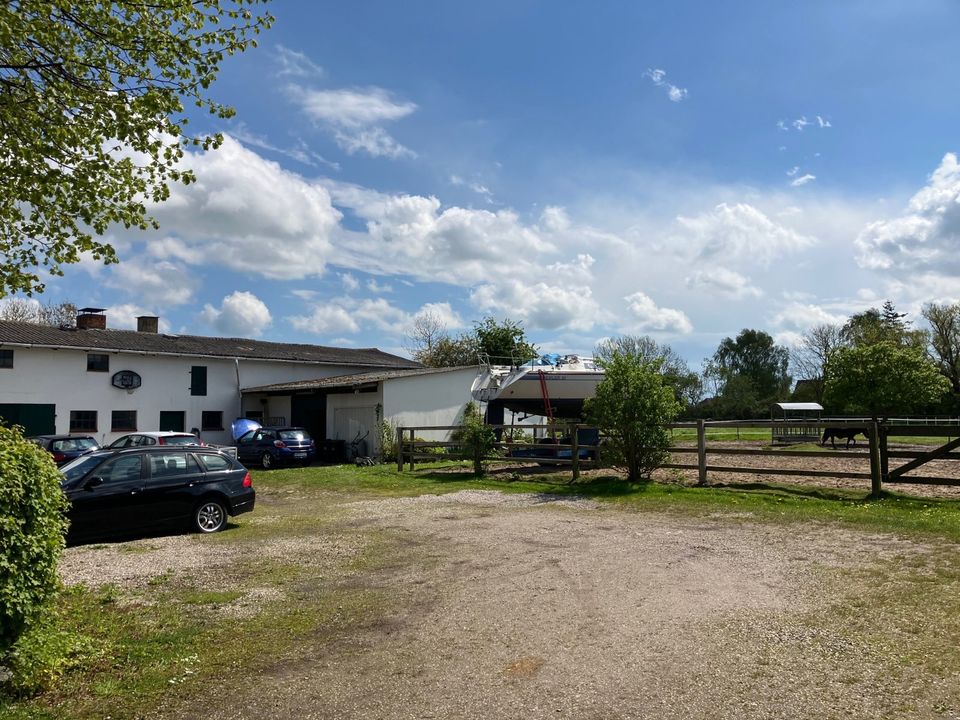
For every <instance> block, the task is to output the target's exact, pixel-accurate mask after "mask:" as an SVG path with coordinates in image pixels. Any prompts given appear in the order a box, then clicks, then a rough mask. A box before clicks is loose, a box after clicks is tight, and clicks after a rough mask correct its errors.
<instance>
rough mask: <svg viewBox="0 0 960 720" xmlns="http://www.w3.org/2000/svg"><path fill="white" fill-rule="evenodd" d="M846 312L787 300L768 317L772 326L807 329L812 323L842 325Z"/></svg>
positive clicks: (798, 329) (799, 329)
mask: <svg viewBox="0 0 960 720" xmlns="http://www.w3.org/2000/svg"><path fill="white" fill-rule="evenodd" d="M846 320H847V315H846V314H837V313H831V312H828V311H827V310H825V309H824V308H823V307H822V306H820V305H815V304H812V303H803V302H788V303H787V304H786V305H784V306H783V307H782V308H781V309H780V310H779V311H777V313H776V314H775V315H774V316H773V317H772V318H771V319H770V322H771V323H772V324H773V326H774V327H778V328H792V329H794V330H797V331H803V330H807V329H808V328H811V327H813V326H814V325H842V324H843V323H844V322H846Z"/></svg>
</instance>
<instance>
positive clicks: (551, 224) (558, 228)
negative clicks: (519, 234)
mask: <svg viewBox="0 0 960 720" xmlns="http://www.w3.org/2000/svg"><path fill="white" fill-rule="evenodd" d="M540 224H541V225H542V226H543V228H544V229H546V230H548V231H550V232H564V231H566V230H569V229H570V216H569V215H568V214H567V211H566V210H565V209H563V208H562V207H555V206H552V205H548V206H547V207H545V208H544V209H543V212H542V213H540Z"/></svg>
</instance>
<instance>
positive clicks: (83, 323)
mask: <svg viewBox="0 0 960 720" xmlns="http://www.w3.org/2000/svg"><path fill="white" fill-rule="evenodd" d="M106 329H107V316H106V315H104V314H103V308H89V307H87V308H80V309H79V310H77V330H106Z"/></svg>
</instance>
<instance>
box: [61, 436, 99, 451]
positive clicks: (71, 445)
mask: <svg viewBox="0 0 960 720" xmlns="http://www.w3.org/2000/svg"><path fill="white" fill-rule="evenodd" d="M96 447H97V442H96V441H95V440H94V439H93V438H68V439H66V440H55V441H54V442H53V445H51V448H50V449H51V450H59V451H60V452H83V451H85V450H93V449H95V448H96Z"/></svg>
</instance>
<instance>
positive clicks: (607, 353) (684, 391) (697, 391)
mask: <svg viewBox="0 0 960 720" xmlns="http://www.w3.org/2000/svg"><path fill="white" fill-rule="evenodd" d="M617 353H620V354H622V355H630V356H633V357H636V358H637V359H639V360H642V361H646V362H651V361H655V360H656V361H659V362H660V374H661V375H663V379H664V381H665V382H666V384H667V385H669V386H670V387H672V388H673V389H674V393H675V394H676V396H677V399H678V400H679V401H680V402H681V403H683V404H684V405H691V404H693V403H696V402H698V401H699V400H700V396H701V394H702V391H703V384H702V383H701V381H700V376H699V375H698V374H697V373H695V372H693V371H692V370H690V367H689V366H688V365H687V362H686V360H684V359H683V358H682V357H680V355H679V354H678V353H676V352H674V350H673V348H671V347H670V346H669V345H666V344H663V345H661V344H660V343H658V342H657V341H656V340H654V339H653V338H651V337H650V336H649V335H621V336H619V337H615V338H608V339H606V340H603V341H601V342H600V343H598V344H597V346H596V348H594V351H593V356H594V359H596V360H598V361H599V362H601V363H604V362H610V361H611V360H612V359H613V356H614V355H615V354H617Z"/></svg>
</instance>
